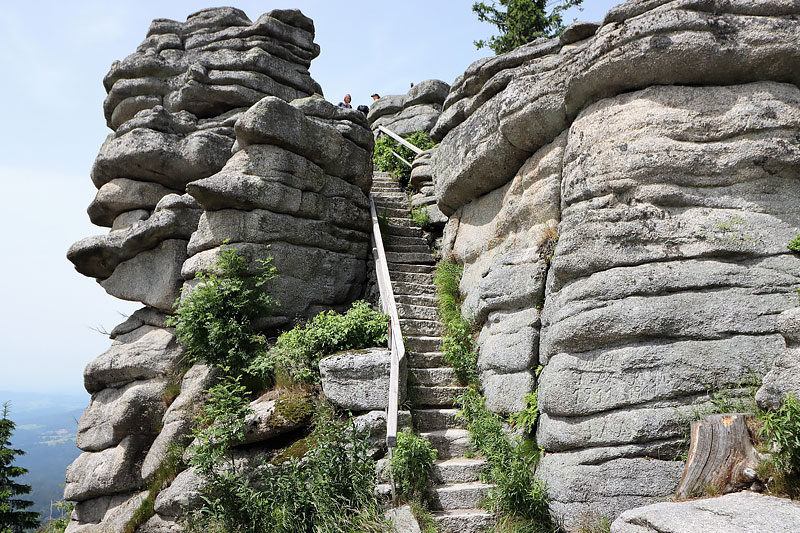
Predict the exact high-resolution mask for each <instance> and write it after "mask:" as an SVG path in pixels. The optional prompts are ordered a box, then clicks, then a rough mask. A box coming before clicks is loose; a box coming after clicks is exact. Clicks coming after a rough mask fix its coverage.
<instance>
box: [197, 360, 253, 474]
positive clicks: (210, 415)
mask: <svg viewBox="0 0 800 533" xmlns="http://www.w3.org/2000/svg"><path fill="white" fill-rule="evenodd" d="M224 370H225V371H226V372H225V375H223V377H221V378H220V380H219V382H218V383H217V384H216V385H214V386H213V387H211V388H210V389H208V390H207V391H206V395H207V399H206V401H205V403H204V404H203V407H202V409H201V411H200V414H199V415H198V416H197V418H196V419H195V426H194V429H193V430H192V437H194V438H195V440H196V444H193V445H192V446H191V448H190V450H191V452H192V454H193V455H192V457H191V459H190V460H189V463H190V464H191V465H192V466H194V467H196V468H197V471H198V472H200V474H202V475H203V476H205V477H207V478H208V479H212V480H214V481H217V478H218V477H219V476H220V474H219V472H218V469H217V467H218V466H219V464H220V462H221V461H223V460H226V459H227V460H230V462H231V464H230V466H231V470H235V469H236V463H235V461H234V460H233V455H232V452H231V449H232V447H233V446H235V445H237V444H239V443H241V442H242V441H243V440H244V435H245V424H244V420H245V417H246V416H247V415H248V414H249V413H250V412H251V410H250V402H249V401H248V397H247V389H246V387H245V386H244V385H242V384H241V380H242V377H241V376H235V377H234V376H231V375H230V373H229V371H230V369H229V368H225V369H224Z"/></svg>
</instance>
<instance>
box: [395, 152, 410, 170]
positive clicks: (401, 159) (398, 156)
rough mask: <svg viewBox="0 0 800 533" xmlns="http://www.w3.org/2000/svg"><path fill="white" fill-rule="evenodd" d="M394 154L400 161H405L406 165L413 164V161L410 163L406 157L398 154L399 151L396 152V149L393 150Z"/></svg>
mask: <svg viewBox="0 0 800 533" xmlns="http://www.w3.org/2000/svg"><path fill="white" fill-rule="evenodd" d="M392 155H393V156H395V157H396V158H397V159H399V160H400V161H402V162H403V163H405V164H406V165H408V166H409V167H411V166H413V165H412V164H411V163H409V162H408V161H406V160H405V159H403V156H401V155H400V154H398V153H397V152H395V151H394V150H392Z"/></svg>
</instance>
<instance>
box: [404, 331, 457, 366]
mask: <svg viewBox="0 0 800 533" xmlns="http://www.w3.org/2000/svg"><path fill="white" fill-rule="evenodd" d="M401 327H402V326H401ZM445 365H446V362H445V360H444V356H443V355H442V353H441V352H428V353H418V352H411V353H409V354H408V368H439V367H442V366H445Z"/></svg>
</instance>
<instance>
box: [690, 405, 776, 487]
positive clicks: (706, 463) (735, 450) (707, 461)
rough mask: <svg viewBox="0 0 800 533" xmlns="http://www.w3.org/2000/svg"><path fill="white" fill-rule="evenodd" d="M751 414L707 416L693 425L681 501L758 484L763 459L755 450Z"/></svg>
mask: <svg viewBox="0 0 800 533" xmlns="http://www.w3.org/2000/svg"><path fill="white" fill-rule="evenodd" d="M749 418H750V415H748V414H742V413H731V414H723V415H706V416H704V417H703V418H702V419H700V420H698V421H697V422H692V428H691V439H692V440H691V445H690V447H689V457H688V459H687V460H686V469H685V470H684V472H683V478H682V479H681V483H680V485H678V492H677V495H678V497H679V498H691V497H695V496H703V495H708V494H726V493H728V492H734V491H737V490H739V489H741V488H742V487H744V486H747V485H750V484H751V483H752V482H753V481H755V480H756V477H757V476H756V472H755V469H756V467H757V466H758V463H759V460H760V457H759V453H758V451H756V449H755V448H754V447H753V441H752V439H751V437H750V430H749V429H748V425H747V421H748V419H749Z"/></svg>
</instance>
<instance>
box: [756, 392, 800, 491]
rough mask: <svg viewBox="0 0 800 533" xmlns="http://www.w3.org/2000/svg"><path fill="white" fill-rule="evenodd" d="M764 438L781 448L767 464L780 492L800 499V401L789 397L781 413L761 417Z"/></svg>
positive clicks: (782, 406)
mask: <svg viewBox="0 0 800 533" xmlns="http://www.w3.org/2000/svg"><path fill="white" fill-rule="evenodd" d="M759 420H760V421H761V424H762V428H761V433H760V435H761V437H762V438H763V439H765V440H766V441H767V442H769V443H770V444H771V445H772V446H774V447H775V448H777V451H775V452H773V453H772V457H771V459H770V461H769V463H768V464H767V470H768V473H769V474H771V477H773V479H774V482H776V483H777V485H778V487H777V490H778V491H779V492H786V493H788V494H789V495H790V496H792V497H797V496H800V399H798V397H797V395H796V394H795V393H793V392H792V393H789V394H787V395H786V396H785V397H784V398H783V400H782V401H781V406H780V407H779V408H778V410H777V411H766V412H762V413H760V415H759Z"/></svg>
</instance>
